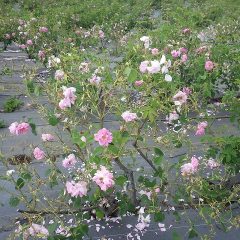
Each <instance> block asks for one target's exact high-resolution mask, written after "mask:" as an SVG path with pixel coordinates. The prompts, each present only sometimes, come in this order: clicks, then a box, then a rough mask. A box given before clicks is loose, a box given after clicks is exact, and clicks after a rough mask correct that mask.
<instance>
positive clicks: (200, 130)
mask: <svg viewBox="0 0 240 240" xmlns="http://www.w3.org/2000/svg"><path fill="white" fill-rule="evenodd" d="M207 126H208V123H207V122H206V121H205V122H200V123H199V124H198V126H197V131H196V133H195V135H196V136H202V135H204V134H205V129H206V128H207Z"/></svg>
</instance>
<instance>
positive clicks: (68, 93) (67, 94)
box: [62, 86, 77, 104]
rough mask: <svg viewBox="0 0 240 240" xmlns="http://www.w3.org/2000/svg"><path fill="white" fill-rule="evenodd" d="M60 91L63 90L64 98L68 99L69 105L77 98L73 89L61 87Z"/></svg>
mask: <svg viewBox="0 0 240 240" xmlns="http://www.w3.org/2000/svg"><path fill="white" fill-rule="evenodd" d="M62 90H63V95H64V97H65V98H67V99H69V101H70V103H71V104H74V103H75V100H76V98H77V96H76V95H75V94H74V93H75V92H76V88H74V87H69V88H67V87H65V86H62Z"/></svg>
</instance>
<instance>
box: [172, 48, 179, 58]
mask: <svg viewBox="0 0 240 240" xmlns="http://www.w3.org/2000/svg"><path fill="white" fill-rule="evenodd" d="M171 54H172V57H173V58H178V57H179V56H180V54H181V53H180V51H177V50H173V51H171Z"/></svg>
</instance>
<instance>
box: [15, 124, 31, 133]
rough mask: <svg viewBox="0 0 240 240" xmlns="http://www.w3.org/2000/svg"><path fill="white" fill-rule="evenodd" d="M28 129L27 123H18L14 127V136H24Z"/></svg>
mask: <svg viewBox="0 0 240 240" xmlns="http://www.w3.org/2000/svg"><path fill="white" fill-rule="evenodd" d="M29 128H30V125H29V124H28V123H25V122H22V123H19V124H18V126H17V127H16V135H22V134H26V133H27V132H28V130H29Z"/></svg>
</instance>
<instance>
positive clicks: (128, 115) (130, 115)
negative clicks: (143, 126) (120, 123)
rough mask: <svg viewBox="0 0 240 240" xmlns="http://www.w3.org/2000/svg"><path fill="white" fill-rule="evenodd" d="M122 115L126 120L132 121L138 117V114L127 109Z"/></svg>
mask: <svg viewBox="0 0 240 240" xmlns="http://www.w3.org/2000/svg"><path fill="white" fill-rule="evenodd" d="M121 116H122V118H123V119H124V121H125V122H132V121H134V120H136V119H137V114H136V113H131V112H130V111H126V112H124V113H122V115H121Z"/></svg>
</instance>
